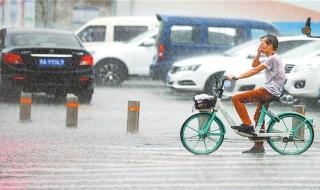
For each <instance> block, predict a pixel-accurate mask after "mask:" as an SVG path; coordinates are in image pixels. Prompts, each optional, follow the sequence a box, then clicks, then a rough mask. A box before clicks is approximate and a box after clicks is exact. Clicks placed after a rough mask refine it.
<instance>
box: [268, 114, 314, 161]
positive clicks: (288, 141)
mask: <svg viewBox="0 0 320 190" xmlns="http://www.w3.org/2000/svg"><path fill="white" fill-rule="evenodd" d="M279 119H280V122H275V121H274V122H272V123H271V124H270V125H269V127H268V129H267V131H268V133H288V134H289V137H269V138H268V143H269V144H270V146H271V147H272V148H273V149H274V150H275V151H277V152H279V153H280V154H285V155H297V154H301V153H303V152H305V151H306V150H308V148H310V146H311V144H312V143H313V139H314V132H313V127H312V124H311V123H310V122H309V121H308V120H307V119H306V118H305V117H304V116H302V115H300V114H297V113H286V114H282V115H280V116H279Z"/></svg>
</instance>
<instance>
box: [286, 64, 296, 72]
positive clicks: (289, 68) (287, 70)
mask: <svg viewBox="0 0 320 190" xmlns="http://www.w3.org/2000/svg"><path fill="white" fill-rule="evenodd" d="M294 66H295V65H293V64H286V65H285V66H284V69H285V72H286V73H290V72H291V70H292V69H293V67H294Z"/></svg>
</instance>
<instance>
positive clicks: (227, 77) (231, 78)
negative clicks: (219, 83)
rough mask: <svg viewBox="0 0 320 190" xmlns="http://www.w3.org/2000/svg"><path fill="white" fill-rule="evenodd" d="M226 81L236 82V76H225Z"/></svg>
mask: <svg viewBox="0 0 320 190" xmlns="http://www.w3.org/2000/svg"><path fill="white" fill-rule="evenodd" d="M226 79H227V80H238V78H237V77H236V76H234V75H227V76H226Z"/></svg>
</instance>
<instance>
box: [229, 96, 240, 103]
mask: <svg viewBox="0 0 320 190" xmlns="http://www.w3.org/2000/svg"><path fill="white" fill-rule="evenodd" d="M231 100H232V102H233V103H235V102H238V101H239V97H238V96H237V95H234V96H232V98H231Z"/></svg>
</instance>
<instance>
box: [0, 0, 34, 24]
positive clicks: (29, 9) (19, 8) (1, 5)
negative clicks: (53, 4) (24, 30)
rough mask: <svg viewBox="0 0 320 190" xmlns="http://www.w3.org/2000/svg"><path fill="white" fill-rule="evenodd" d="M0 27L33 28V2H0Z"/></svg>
mask: <svg viewBox="0 0 320 190" xmlns="http://www.w3.org/2000/svg"><path fill="white" fill-rule="evenodd" d="M0 25H1V26H11V27H34V26H35V0H0Z"/></svg>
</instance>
